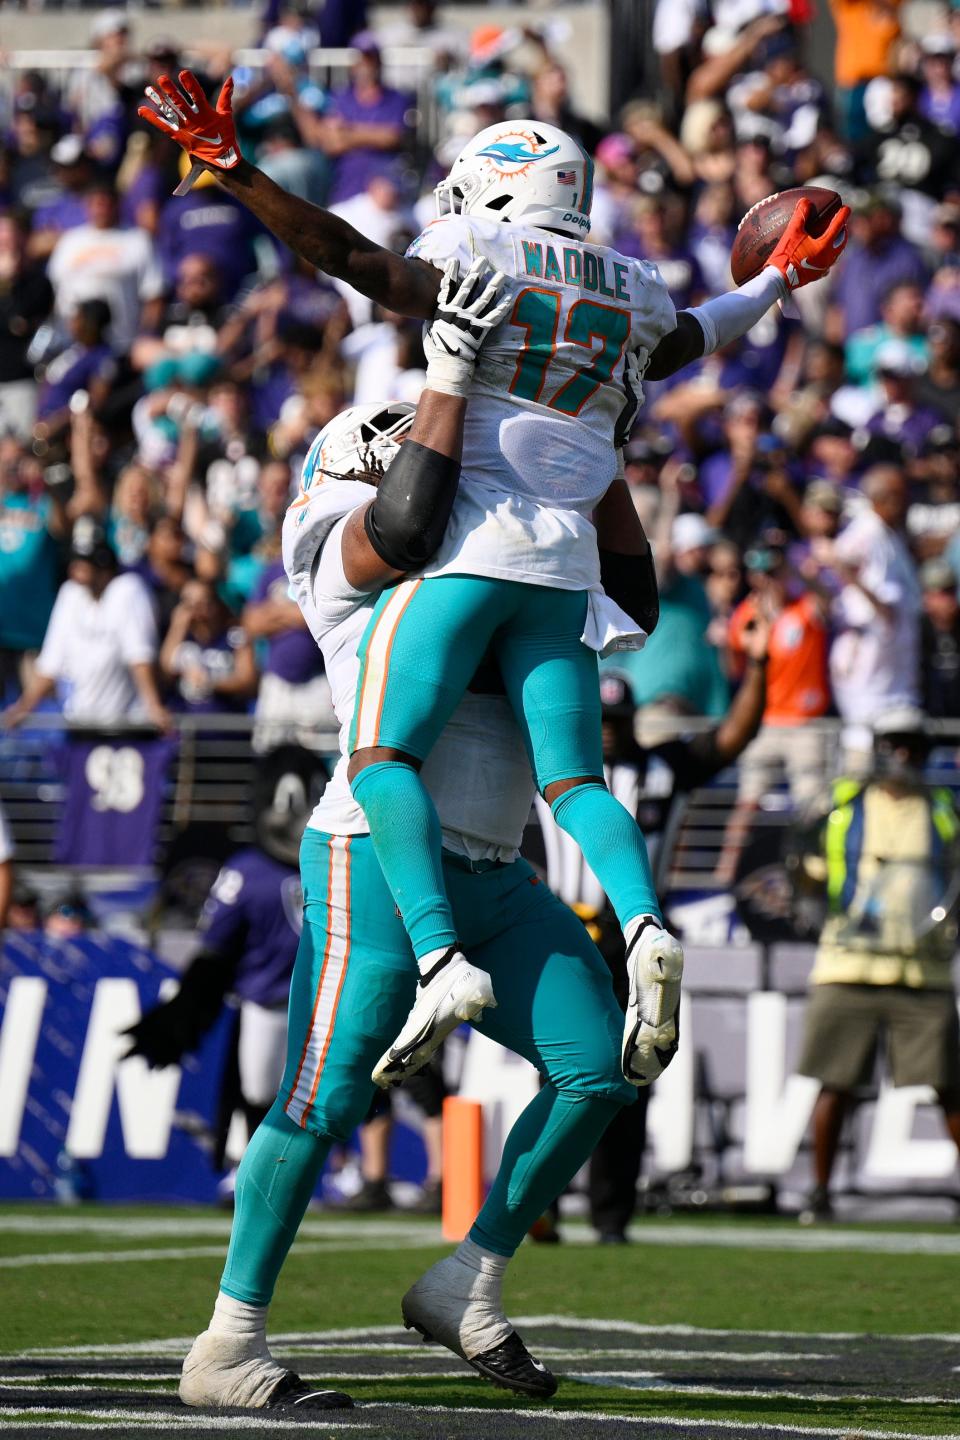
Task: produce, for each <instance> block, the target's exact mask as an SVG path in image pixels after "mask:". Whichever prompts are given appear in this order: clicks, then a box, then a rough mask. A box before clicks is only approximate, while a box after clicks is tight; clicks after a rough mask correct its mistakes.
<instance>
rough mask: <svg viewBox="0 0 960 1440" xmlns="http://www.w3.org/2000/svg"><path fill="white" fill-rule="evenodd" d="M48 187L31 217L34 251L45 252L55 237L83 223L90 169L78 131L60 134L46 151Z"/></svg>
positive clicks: (32, 247) (53, 242)
mask: <svg viewBox="0 0 960 1440" xmlns="http://www.w3.org/2000/svg"><path fill="white" fill-rule="evenodd" d="M50 160H51V162H52V164H51V171H50V175H51V182H52V184H51V187H50V190H49V192H48V194H47V196H46V198H45V199H44V200H43V201H42V202H41V203H40V204H39V205H37V206H36V208H35V209H34V211H33V215H32V217H31V227H30V228H31V230H32V232H33V234H32V242H31V250H32V252H33V254H34V255H38V256H39V255H48V254H49V253H50V251H51V250H52V249H53V246H54V244H55V243H56V240H57V237H58V236H60V235H62V234H63V232H64V231H65V230H73V229H75V228H76V226H78V225H86V223H87V202H86V198H85V194H84V192H85V190H86V187H87V185H88V184H89V182H90V178H91V175H92V173H93V170H92V166H91V164H90V157H89V155H88V154H87V152H86V151H85V150H84V148H83V141H82V140H81V139H80V137H79V135H64V136H63V138H62V139H61V140H58V141H57V143H56V144H55V145H54V146H53V148H52V149H51V151H50Z"/></svg>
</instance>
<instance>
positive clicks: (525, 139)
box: [433, 120, 593, 240]
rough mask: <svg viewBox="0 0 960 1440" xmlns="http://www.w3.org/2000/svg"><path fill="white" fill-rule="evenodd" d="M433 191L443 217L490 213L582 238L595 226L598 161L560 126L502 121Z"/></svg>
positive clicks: (476, 142) (483, 135) (469, 148)
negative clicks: (595, 164) (592, 216)
mask: <svg viewBox="0 0 960 1440" xmlns="http://www.w3.org/2000/svg"><path fill="white" fill-rule="evenodd" d="M433 193H434V195H435V196H436V197H437V215H438V216H443V215H486V216H488V217H489V218H490V219H491V220H507V221H512V222H513V223H514V224H520V223H521V222H522V223H523V224H525V225H535V226H539V227H541V228H542V229H545V230H560V231H562V233H563V234H564V235H573V236H575V237H576V238H578V239H581V240H582V239H583V238H584V236H585V235H587V233H588V232H589V230H590V206H591V204H592V202H593V161H592V160H591V159H590V156H589V155H588V154H587V152H586V151H585V150H584V149H583V148H582V147H581V146H580V145H578V143H577V141H576V140H574V139H573V137H572V136H571V135H567V134H566V132H565V131H563V130H558V129H557V127H556V126H555V125H541V124H540V122H539V120H501V121H500V122H499V123H498V124H497V125H488V126H487V128H486V130H481V131H480V134H479V135H476V136H474V138H473V139H472V140H471V141H470V143H469V145H466V146H464V148H463V149H462V150H461V151H460V154H459V155H458V156H457V158H456V160H454V162H453V166H452V167H451V170H450V174H449V175H448V176H447V178H446V180H441V181H440V184H439V185H438V186H437V188H436V189H435V190H434V192H433Z"/></svg>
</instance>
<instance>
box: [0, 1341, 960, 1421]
mask: <svg viewBox="0 0 960 1440" xmlns="http://www.w3.org/2000/svg"><path fill="white" fill-rule="evenodd" d="M455 1358H456V1357H455V1356H452V1355H451V1357H450V1363H451V1364H452V1363H453V1361H454V1360H455ZM461 1376H462V1378H463V1379H467V1378H468V1376H467V1371H466V1369H464V1368H463V1367H462V1365H461V1368H460V1369H454V1370H451V1368H450V1365H449V1364H447V1365H446V1367H445V1368H443V1369H440V1368H437V1366H435V1365H425V1366H418V1367H417V1369H416V1370H370V1371H365V1370H357V1371H337V1370H324V1371H323V1372H322V1373H319V1374H317V1375H310V1374H306V1375H304V1376H303V1378H304V1379H305V1380H307V1381H308V1382H310V1383H313V1382H314V1381H315V1380H318V1379H322V1380H324V1381H334V1382H336V1384H337V1385H343V1386H344V1387H345V1388H347V1389H349V1387H350V1384H351V1383H352V1382H356V1381H374V1380H449V1379H451V1378H453V1379H457V1378H460V1377H461ZM45 1378H46V1380H47V1383H48V1386H53V1387H56V1385H57V1384H58V1383H59V1381H60V1377H58V1376H46V1377H45ZM111 1378H113V1377H111ZM563 1378H564V1379H565V1380H576V1381H578V1382H579V1383H580V1384H583V1385H598V1386H603V1385H614V1386H620V1387H621V1388H623V1389H627V1390H643V1391H645V1392H648V1393H649V1392H650V1391H657V1392H658V1393H659V1392H663V1393H670V1394H674V1395H699V1396H704V1397H706V1396H710V1397H712V1398H717V1397H721V1396H722V1397H723V1398H726V1399H731V1400H800V1401H806V1402H807V1403H808V1404H837V1403H841V1402H842V1403H844V1404H846V1403H848V1402H849V1403H851V1404H853V1403H857V1404H897V1405H956V1404H957V1403H958V1399H957V1396H955V1395H910V1396H901V1395H877V1394H874V1393H872V1392H867V1393H852V1392H849V1391H844V1392H843V1393H842V1394H838V1393H837V1392H836V1391H834V1392H832V1393H831V1392H828V1391H813V1390H809V1391H808V1390H782V1389H780V1388H779V1387H778V1388H777V1389H774V1390H765V1389H763V1388H762V1387H761V1386H757V1385H751V1386H748V1387H746V1388H744V1389H733V1388H731V1387H730V1386H729V1385H718V1384H709V1383H704V1384H696V1385H691V1384H688V1383H687V1382H686V1381H678V1380H675V1379H672V1378H671V1377H670V1376H669V1375H663V1374H662V1373H660V1372H658V1371H655V1370H604V1371H568V1372H567V1373H566V1374H565V1375H564V1377H563ZM168 1383H169V1380H168ZM17 1388H18V1386H17V1385H16V1384H15V1383H2V1382H0V1395H3V1394H6V1393H8V1392H9V1391H14V1390H16V1389H17ZM64 1389H69V1392H70V1394H71V1395H96V1394H97V1393H98V1392H100V1391H102V1390H103V1389H104V1385H103V1384H101V1385H74V1384H72V1383H69V1384H64ZM117 1398H118V1399H120V1398H122V1392H118V1396H117ZM58 1408H59V1409H60V1410H68V1409H69V1408H70V1407H69V1405H68V1404H63V1405H61V1406H59V1407H58ZM452 1408H454V1409H457V1408H459V1407H452ZM550 1413H552V1412H550Z"/></svg>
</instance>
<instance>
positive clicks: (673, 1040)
mask: <svg viewBox="0 0 960 1440" xmlns="http://www.w3.org/2000/svg"><path fill="white" fill-rule="evenodd" d="M624 933H625V935H626V940H627V980H628V983H629V990H628V992H627V1016H626V1020H625V1021H624V1026H623V1050H622V1053H621V1059H620V1064H621V1068H622V1070H623V1075H624V1079H626V1080H629V1081H630V1083H631V1085H638V1086H644V1085H650V1084H652V1083H653V1081H654V1080H656V1078H657V1076H658V1075H660V1074H661V1073H662V1072H663V1071H664V1070H666V1068H667V1066H668V1065H669V1064H670V1061H671V1060H672V1059H673V1057H674V1055H676V1053H677V1045H678V1043H679V1038H680V1031H679V1026H680V1016H679V1008H680V980H681V977H682V975H683V948H682V946H681V944H680V941H679V940H677V939H676V938H675V937H674V936H673V935H671V934H670V933H669V932H668V931H666V930H664V928H663V926H662V925H661V924H660V921H659V920H657V919H656V917H655V916H653V915H638V916H636V917H635V918H634V919H633V920H628V921H627V926H626V930H625V932H624Z"/></svg>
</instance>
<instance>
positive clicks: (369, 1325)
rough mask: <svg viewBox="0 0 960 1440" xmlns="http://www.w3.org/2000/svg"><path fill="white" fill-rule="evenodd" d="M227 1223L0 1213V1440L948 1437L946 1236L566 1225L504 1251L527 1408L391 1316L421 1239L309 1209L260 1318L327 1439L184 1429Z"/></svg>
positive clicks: (956, 1377)
mask: <svg viewBox="0 0 960 1440" xmlns="http://www.w3.org/2000/svg"><path fill="white" fill-rule="evenodd" d="M228 1230H229V1221H228V1220H227V1219H225V1218H224V1217H222V1216H220V1215H217V1214H215V1213H212V1212H210V1211H199V1210H184V1211H179V1210H178V1211H160V1210H143V1209H139V1210H130V1209H127V1210H120V1209H105V1208H103V1207H83V1208H80V1209H77V1210H53V1209H42V1208H39V1207H34V1208H30V1209H27V1208H0V1434H16V1435H30V1436H46V1435H50V1436H53V1435H58V1436H59V1435H61V1434H62V1433H63V1432H64V1431H75V1432H76V1431H79V1432H83V1433H87V1432H88V1431H92V1432H94V1433H103V1432H110V1433H112V1434H114V1435H123V1436H130V1437H137V1436H140V1435H144V1436H146V1435H152V1434H155V1433H158V1432H161V1433H170V1434H174V1435H178V1436H183V1437H187V1436H192V1435H198V1436H199V1435H207V1434H210V1433H214V1432H216V1433H221V1432H222V1433H227V1434H230V1433H240V1432H241V1430H246V1429H254V1430H258V1431H262V1432H263V1433H264V1434H271V1435H274V1434H276V1435H280V1434H286V1433H287V1432H288V1431H291V1430H296V1431H298V1432H302V1433H304V1434H305V1435H308V1436H311V1437H326V1436H330V1437H339V1436H341V1435H343V1434H346V1435H347V1436H348V1437H349V1434H350V1432H356V1434H357V1436H358V1440H359V1437H363V1440H450V1437H462V1440H514V1437H517V1440H520V1437H523V1440H541V1437H543V1440H550V1437H556V1440H595V1437H596V1440H600V1437H602V1440H621V1437H623V1440H627V1437H638V1440H640V1437H642V1440H667V1437H670V1440H677V1437H680V1436H691V1437H698V1440H699V1437H711V1440H712V1437H716V1440H720V1437H724V1440H729V1437H730V1436H736V1435H744V1436H750V1437H755V1440H765V1437H770V1440H773V1437H777V1440H783V1437H787V1440H789V1437H791V1436H809V1435H814V1436H821V1435H829V1436H833V1437H840V1440H847V1437H850V1440H853V1437H855V1436H857V1437H859V1436H877V1437H880V1436H883V1437H913V1436H940V1437H954V1440H960V1333H952V1332H954V1331H957V1332H960V1283H958V1280H960V1231H958V1230H955V1229H953V1228H948V1227H944V1226H940V1227H937V1226H927V1227H923V1228H912V1227H909V1226H885V1227H882V1228H880V1227H875V1226H862V1227H844V1228H843V1229H839V1228H833V1229H820V1230H814V1231H810V1230H801V1229H798V1228H797V1227H796V1226H795V1225H792V1224H790V1223H789V1222H779V1221H770V1222H757V1221H750V1222H730V1221H722V1220H711V1219H702V1220H700V1219H697V1220H675V1221H644V1222H642V1223H640V1224H638V1225H637V1227H636V1229H635V1232H634V1233H635V1236H636V1242H635V1243H634V1244H633V1245H631V1246H630V1247H628V1248H623V1247H597V1246H594V1245H592V1244H588V1243H579V1242H580V1241H586V1240H587V1238H588V1236H587V1232H586V1231H585V1230H581V1229H578V1227H575V1226H570V1227H567V1234H568V1236H569V1237H570V1238H569V1240H568V1243H566V1244H564V1245H563V1246H560V1247H541V1248H538V1247H533V1246H527V1247H525V1248H524V1250H523V1251H522V1252H521V1254H520V1255H519V1256H518V1258H517V1261H516V1263H515V1264H514V1266H513V1269H512V1272H511V1275H510V1279H509V1282H508V1288H507V1301H508V1309H509V1313H510V1315H511V1317H512V1318H513V1319H514V1320H515V1322H516V1323H517V1326H518V1329H520V1331H521V1333H522V1334H523V1335H524V1337H525V1338H526V1340H527V1342H528V1343H529V1344H530V1346H531V1348H532V1349H533V1351H534V1353H535V1354H538V1355H539V1356H540V1357H541V1358H543V1359H544V1360H545V1361H546V1362H547V1363H548V1364H549V1365H550V1367H551V1368H552V1369H553V1370H555V1371H556V1372H557V1373H558V1374H560V1375H562V1376H563V1377H564V1378H563V1379H562V1382H561V1386H560V1390H559V1393H558V1395H557V1397H556V1399H555V1400H554V1401H553V1402H551V1404H550V1405H548V1406H543V1405H535V1404H533V1403H530V1402H525V1401H522V1400H520V1399H518V1398H516V1397H513V1396H510V1395H507V1394H504V1393H503V1392H500V1391H497V1390H493V1389H491V1388H489V1387H488V1386H486V1385H485V1384H484V1383H483V1382H482V1381H481V1380H480V1379H479V1378H478V1377H476V1376H474V1375H473V1374H472V1372H470V1371H469V1370H468V1369H467V1368H466V1367H465V1366H464V1365H462V1364H461V1363H460V1362H459V1361H458V1360H457V1359H456V1358H455V1357H454V1356H452V1355H450V1354H448V1352H446V1351H445V1350H441V1349H439V1348H437V1347H436V1346H426V1345H422V1344H420V1343H418V1342H416V1341H415V1340H414V1339H413V1338H412V1337H411V1336H410V1335H409V1334H407V1333H406V1332H405V1331H404V1330H403V1329H402V1327H401V1325H400V1322H399V1298H400V1296H401V1294H402V1293H403V1291H404V1289H405V1288H406V1287H407V1285H408V1284H409V1283H410V1282H411V1281H412V1280H413V1279H414V1278H415V1277H416V1275H417V1274H418V1273H419V1272H420V1271H421V1270H422V1269H424V1268H425V1267H426V1266H427V1265H428V1264H429V1263H430V1262H431V1261H432V1260H433V1259H435V1258H436V1257H437V1256H438V1255H440V1254H441V1253H443V1247H442V1245H441V1242H440V1235H439V1228H438V1226H437V1225H436V1224H434V1223H432V1222H429V1221H424V1220H420V1219H414V1218H405V1217H403V1216H397V1217H385V1218H378V1219H373V1220H369V1221H367V1220H363V1219H359V1218H357V1217H349V1218H348V1217H338V1216H335V1215H330V1214H323V1215H316V1216H315V1215H311V1216H310V1217H309V1218H308V1219H307V1221H306V1223H305V1225H304V1228H303V1231H302V1232H301V1237H300V1239H299V1241H298V1243H297V1246H296V1248H295V1249H294V1251H293V1254H292V1256H291V1259H290V1261H289V1263H288V1266H287V1269H286V1271H285V1273H284V1276H283V1279H282V1281H281V1285H280V1289H279V1291H278V1294H277V1297H276V1300H275V1304H274V1308H273V1311H272V1325H271V1334H272V1343H273V1348H274V1351H275V1353H276V1354H277V1355H278V1356H279V1357H282V1358H283V1359H285V1360H288V1361H289V1363H290V1364H291V1365H292V1367H293V1368H295V1369H297V1370H298V1371H299V1372H300V1373H301V1374H302V1375H303V1376H304V1377H305V1378H308V1379H310V1380H311V1381H313V1380H317V1381H319V1380H323V1381H324V1382H327V1383H330V1384H335V1385H336V1386H337V1388H339V1389H345V1390H348V1391H349V1392H350V1393H351V1394H352V1395H353V1396H354V1398H355V1400H356V1401H357V1408H356V1409H355V1410H353V1411H351V1412H337V1413H336V1415H334V1416H332V1417H331V1419H330V1420H329V1421H324V1422H323V1423H317V1422H316V1421H313V1422H309V1423H305V1422H303V1421H299V1422H296V1423H295V1422H293V1421H291V1420H286V1421H283V1422H279V1421H277V1420H270V1419H269V1418H266V1417H261V1416H257V1415H255V1414H250V1413H247V1414H244V1415H237V1414H236V1413H233V1414H198V1413H197V1412H195V1411H187V1410H185V1409H183V1407H181V1406H180V1405H179V1402H178V1400H177V1398H176V1377H177V1374H178V1371H179V1365H180V1361H181V1360H182V1357H183V1353H184V1351H185V1349H186V1347H187V1345H188V1344H189V1340H190V1337H192V1335H193V1334H195V1333H196V1331H198V1330H200V1329H202V1328H203V1327H204V1325H205V1323H206V1320H207V1318H208V1315H209V1312H210V1308H211V1305H212V1301H213V1297H214V1295H215V1292H216V1286H217V1279H218V1276H219V1273H220V1268H221V1264H222V1259H223V1253H224V1249H225V1245H226V1237H227V1233H228Z"/></svg>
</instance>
